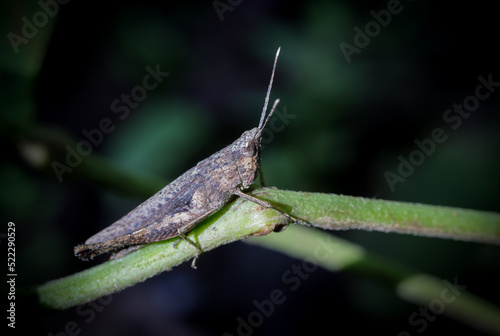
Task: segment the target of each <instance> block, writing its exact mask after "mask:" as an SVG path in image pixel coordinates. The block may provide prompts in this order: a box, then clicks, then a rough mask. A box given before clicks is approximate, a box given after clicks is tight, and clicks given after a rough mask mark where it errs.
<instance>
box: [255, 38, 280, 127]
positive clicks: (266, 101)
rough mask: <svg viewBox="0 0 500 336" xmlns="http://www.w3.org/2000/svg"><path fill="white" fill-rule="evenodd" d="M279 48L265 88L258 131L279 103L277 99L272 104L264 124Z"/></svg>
mask: <svg viewBox="0 0 500 336" xmlns="http://www.w3.org/2000/svg"><path fill="white" fill-rule="evenodd" d="M280 50H281V47H279V48H278V51H277V52H276V57H275V58H274V65H273V72H272V74H271V81H270V82H269V87H268V88H267V94H266V100H265V101H264V108H263V109H262V114H261V115H260V122H259V127H258V128H259V129H263V128H264V126H266V124H267V121H268V120H269V117H271V115H272V114H273V112H274V109H275V108H276V105H278V103H279V99H277V100H276V101H275V102H274V105H273V108H272V109H271V112H270V113H269V115H268V117H267V119H266V122H265V123H264V118H265V117H266V111H267V105H268V104H269V96H270V95H271V88H272V87H273V79H274V71H275V70H276V63H277V62H278V56H279V54H280Z"/></svg>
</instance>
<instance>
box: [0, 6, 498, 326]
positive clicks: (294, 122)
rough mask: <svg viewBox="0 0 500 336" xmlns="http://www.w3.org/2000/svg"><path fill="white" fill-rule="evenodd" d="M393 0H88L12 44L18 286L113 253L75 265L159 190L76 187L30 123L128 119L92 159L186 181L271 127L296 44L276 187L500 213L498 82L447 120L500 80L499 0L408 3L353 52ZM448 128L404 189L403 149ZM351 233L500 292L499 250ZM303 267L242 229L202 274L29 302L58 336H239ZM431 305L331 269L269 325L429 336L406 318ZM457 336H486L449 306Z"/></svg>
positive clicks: (270, 153) (486, 291)
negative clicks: (252, 241)
mask: <svg viewBox="0 0 500 336" xmlns="http://www.w3.org/2000/svg"><path fill="white" fill-rule="evenodd" d="M387 3H388V2H386V1H352V2H347V1H345V2H328V1H308V2H298V3H292V2H289V1H249V0H247V1H241V2H240V3H239V4H238V5H236V6H233V7H234V8H233V10H232V11H226V12H224V13H223V20H222V21H221V20H220V17H219V15H218V14H217V12H216V10H215V9H214V6H213V2H210V1H206V2H203V3H196V4H190V5H184V4H181V3H177V4H169V3H167V2H164V3H157V2H153V1H143V2H134V1H119V2H103V3H95V2H77V1H71V2H69V3H68V4H66V5H61V6H60V8H59V13H58V14H57V15H56V16H55V17H54V18H51V19H50V22H49V23H48V24H47V26H46V27H43V28H41V29H40V32H39V35H38V36H35V37H34V38H33V39H32V40H30V42H29V44H28V45H21V46H20V47H19V49H20V51H19V53H18V54H15V53H14V52H13V50H12V47H11V45H10V44H9V41H8V39H7V38H3V42H2V43H3V44H2V57H3V61H2V70H1V71H2V78H0V82H1V91H2V97H1V98H2V102H3V103H2V104H3V107H2V112H1V116H2V119H1V121H2V141H3V142H4V144H6V145H7V146H6V149H5V150H4V151H3V152H4V160H3V162H2V163H1V166H0V181H1V190H0V193H1V194H0V197H1V199H0V200H1V202H0V207H1V216H2V223H3V224H2V225H4V226H3V227H4V229H2V231H1V232H6V227H7V226H6V225H7V222H8V221H13V222H15V223H16V230H17V231H16V238H17V240H16V261H17V273H18V278H17V285H18V286H19V287H21V286H29V285H34V284H38V283H43V282H45V281H48V280H50V279H55V278H58V277H61V276H64V275H69V274H71V273H74V272H77V271H79V270H83V269H86V268H88V267H90V266H91V265H94V264H96V263H98V262H99V260H98V261H94V262H91V263H84V262H81V261H79V260H78V259H76V258H75V257H74V256H73V246H74V245H76V244H78V243H82V242H83V241H85V239H87V238H88V237H89V236H90V235H92V234H94V233H96V232H98V231H99V230H101V229H102V228H104V227H106V226H107V225H109V224H111V223H112V222H113V221H115V220H117V219H118V218H120V216H122V215H124V214H126V213H127V212H128V211H130V210H131V209H132V208H133V207H134V206H136V205H137V204H139V203H140V202H141V201H143V200H144V199H145V198H146V197H144V196H138V195H133V193H124V192H119V191H117V190H112V189H110V188H103V187H100V186H98V185H96V184H93V183H91V181H90V182H89V181H86V180H79V178H78V177H74V178H70V177H71V176H70V175H72V174H75V175H74V176H79V174H78V173H77V172H73V173H71V174H67V175H65V177H66V176H68V179H65V180H64V181H63V182H61V183H59V182H58V180H57V178H56V176H55V174H54V173H53V172H52V171H51V170H50V169H49V170H47V169H46V170H44V169H38V168H37V166H36V165H35V166H33V165H32V164H30V163H29V161H27V160H26V159H25V158H24V157H25V156H23V155H22V153H21V150H20V148H21V147H22V146H21V145H20V144H22V139H23V136H22V132H23V131H25V130H27V129H28V130H29V129H30V127H36V126H44V127H51V128H53V129H58V130H60V131H63V132H65V133H67V134H68V135H70V136H71V137H72V138H73V139H74V140H75V141H80V140H82V139H85V138H84V136H83V135H82V130H84V129H86V130H90V129H93V128H96V127H98V125H99V122H100V121H101V120H102V119H103V118H110V119H111V120H112V121H113V123H114V125H115V126H116V127H115V129H114V131H113V132H111V133H110V134H106V135H105V136H104V138H103V141H102V144H100V145H99V146H96V147H95V149H94V152H93V153H94V154H99V155H102V156H103V157H105V158H107V159H109V160H110V161H112V162H114V163H115V164H117V165H118V166H119V167H121V168H123V169H125V170H126V171H129V172H132V173H135V174H137V175H139V176H152V177H155V176H158V177H161V178H164V179H165V181H171V180H173V179H174V178H175V177H177V176H178V175H180V174H181V173H182V172H184V171H186V170H187V169H189V168H191V167H192V166H194V165H195V164H196V163H197V162H198V161H199V160H201V159H203V158H205V157H207V156H209V155H210V154H212V153H214V152H215V151H217V150H219V149H221V148H222V147H224V146H226V145H227V144H229V143H230V142H232V141H233V140H234V139H236V138H237V137H238V136H239V135H240V134H241V133H242V132H243V131H244V130H247V129H250V128H252V127H255V126H256V125H257V124H258V120H259V116H260V112H261V109H262V105H263V102H264V97H265V92H266V89H267V85H268V82H269V77H270V74H271V68H272V62H273V59H274V55H275V52H276V49H277V48H278V46H281V48H282V49H281V55H280V58H279V61H278V66H277V71H276V76H275V82H274V87H273V91H272V95H271V100H274V99H275V98H278V97H279V98H281V105H280V108H279V109H280V110H282V109H284V108H285V107H286V109H287V112H288V113H289V114H292V115H294V116H295V117H294V118H293V119H291V121H290V123H289V124H288V125H286V127H285V128H284V129H283V130H282V131H281V132H275V134H274V138H273V140H272V141H271V142H270V143H269V144H267V145H266V148H265V150H264V151H263V153H262V163H263V169H264V173H265V175H266V182H267V183H268V184H270V185H272V186H276V187H278V188H281V189H291V190H299V191H311V192H326V193H338V194H347V195H354V196H364V197H375V196H376V197H377V198H381V199H388V200H398V201H406V202H420V203H426V204H436V205H446V206H455V207H464V208H471V209H478V210H487V211H496V212H498V211H500V206H499V203H498V195H499V178H498V172H499V171H500V160H499V155H498V153H499V149H500V141H499V139H500V133H499V129H498V125H499V119H500V116H499V114H498V112H499V96H500V93H499V92H494V93H492V94H491V96H490V97H489V98H488V99H486V100H484V101H482V102H481V103H480V105H479V108H478V109H477V110H475V111H473V112H472V113H471V115H470V117H469V118H467V119H463V120H462V124H461V126H460V127H458V128H457V129H456V130H452V129H451V127H450V124H449V123H446V122H445V121H444V120H443V115H444V113H445V111H446V110H447V109H449V108H452V106H453V104H455V103H460V104H461V103H462V102H463V101H464V99H465V98H466V97H468V96H470V95H473V94H474V90H475V88H476V86H477V85H478V84H479V81H478V76H483V77H484V78H487V77H488V75H489V74H492V77H493V80H494V81H497V82H498V81H500V71H498V70H499V68H498V66H497V63H498V60H499V59H500V58H499V56H500V55H499V52H498V32H499V30H498V11H497V10H496V7H495V6H494V5H493V4H491V3H490V2H487V1H475V2H467V3H464V4H460V3H457V2H447V3H442V2H440V3H436V2H429V1H411V2H410V1H403V2H401V6H402V8H403V9H402V11H401V13H400V14H397V15H393V16H392V18H391V22H390V23H389V24H388V25H387V27H384V28H381V31H380V33H379V34H378V35H377V36H374V37H373V38H371V41H370V43H369V45H368V46H366V47H365V48H362V49H361V52H360V53H359V54H353V55H351V57H352V61H351V62H350V63H348V62H347V61H346V59H345V57H344V55H343V54H342V51H341V48H340V47H339V45H340V43H342V42H345V43H348V44H351V45H353V44H354V37H355V31H354V28H355V27H356V26H357V27H359V28H361V29H363V30H364V27H365V25H366V24H367V23H368V22H370V21H373V20H374V19H373V17H372V16H371V15H370V11H371V10H375V11H377V12H378V11H380V10H382V9H386V8H387ZM16 4H17V5H16ZM16 4H10V5H7V6H6V7H7V10H3V11H2V15H3V17H4V19H3V23H2V28H3V31H2V32H3V34H4V35H6V34H7V33H8V32H11V31H13V32H16V33H19V32H20V30H21V26H22V22H21V18H22V17H23V16H26V17H28V18H31V17H32V15H33V13H35V12H36V11H39V10H40V7H39V6H38V5H36V4H35V5H33V4H31V5H25V4H24V3H17V2H16ZM44 41H45V42H44ZM35 45H37V46H38V45H39V46H40V47H39V48H38V47H37V48H34V46H35ZM23 48H24V49H23ZM33 50H36V51H37V52H38V54H33V56H37V55H38V58H36V57H34V58H36V59H38V60H39V66H40V68H39V71H32V72H29V71H28V70H26V73H35V74H34V75H33V76H32V77H30V76H28V75H26V73H24V72H23V71H22V70H23V69H24V68H23V66H20V67H16V68H15V70H14V67H13V64H14V63H13V62H12V60H13V59H14V60H19V59H21V58H22V57H26V58H27V59H28V58H29V57H30V56H31V54H29V53H32V52H33ZM23 52H25V54H23ZM26 53H28V54H29V55H27V54H26ZM40 55H42V56H43V57H42V56H40ZM26 64H27V65H26V69H28V65H29V64H28V63H26ZM157 64H159V65H160V69H161V70H162V71H165V72H169V73H170V75H169V76H168V77H167V78H165V80H164V81H163V82H162V83H160V84H159V86H158V87H157V88H156V89H154V90H152V91H150V92H148V95H147V97H146V99H144V101H142V102H140V103H139V106H138V107H137V108H135V109H131V110H130V114H129V116H128V117H127V118H125V119H124V120H120V119H119V118H118V117H117V116H118V115H117V114H115V113H113V112H112V110H111V107H110V106H111V103H112V102H113V101H114V100H115V99H117V98H120V95H121V94H122V93H130V91H131V90H132V89H133V88H134V87H135V86H136V85H140V84H141V83H142V79H143V77H144V76H145V75H146V74H147V72H146V70H145V68H146V67H147V66H150V67H152V68H155V66H156V65H157ZM498 89H500V88H497V91H498ZM438 127H439V128H443V129H444V130H445V133H446V135H447V140H446V141H445V142H444V143H442V144H438V145H437V146H436V149H435V151H434V153H433V154H432V155H430V156H426V157H425V160H424V162H423V163H422V164H421V165H420V166H418V167H416V168H415V171H414V172H413V174H411V175H410V176H409V177H408V178H407V179H406V180H405V181H404V182H403V183H398V184H396V185H395V191H394V192H393V191H391V189H390V188H389V187H388V184H387V181H386V178H385V177H384V173H386V172H387V171H391V172H393V173H397V169H398V165H399V163H400V162H399V160H398V156H400V155H402V156H403V157H406V158H408V156H409V154H410V153H411V152H412V151H414V150H415V149H416V148H417V147H416V145H415V143H414V141H415V139H420V140H423V139H427V138H430V136H431V133H432V131H433V130H434V129H435V128H438ZM79 168H81V167H77V168H76V170H78V169H79ZM123 184H127V181H126V180H124V181H123ZM333 234H336V235H339V236H342V237H344V238H346V239H348V240H350V241H352V242H355V243H358V244H360V245H362V246H364V247H366V248H367V249H368V250H370V251H373V252H376V253H378V254H380V255H382V256H384V257H387V258H390V259H394V260H396V261H399V262H402V263H404V264H406V265H409V266H411V267H415V268H417V269H419V270H421V271H423V272H428V273H430V274H433V275H435V276H436V277H438V278H440V279H448V280H450V281H451V280H453V279H454V278H455V277H457V278H458V280H459V283H460V284H464V285H467V286H468V288H467V290H468V291H469V292H470V293H473V294H476V295H478V296H480V297H483V298H485V299H487V300H489V301H490V302H492V303H495V304H497V305H498V304H500V299H499V295H498V292H499V290H498V284H499V283H500V275H498V272H497V271H498V264H499V260H500V249H499V248H498V247H495V246H489V245H485V244H477V243H464V242H455V241H446V240H440V239H431V238H416V237H410V236H403V235H396V234H382V233H373V232H344V233H336V232H335V233H333ZM2 237H4V236H2ZM4 242H5V241H4V239H3V238H2V244H1V245H2V246H5V244H4ZM2 250H3V249H2ZM2 258H3V257H2ZM2 260H3V259H2ZM300 263H301V261H299V260H294V259H291V258H289V257H287V256H284V255H280V254H278V253H275V252H271V251H268V250H265V249H262V248H258V247H255V246H250V245H246V244H244V243H241V242H239V243H235V244H231V245H228V246H224V247H221V248H218V249H216V250H215V251H212V252H210V253H206V254H203V255H202V256H201V258H200V260H199V261H198V270H197V271H194V270H192V269H191V268H190V267H189V263H186V264H184V265H181V266H179V267H177V268H175V269H174V270H173V271H171V272H165V273H163V274H161V275H159V276H157V277H155V278H153V279H150V280H148V281H146V282H144V283H141V284H138V285H135V286H134V287H132V288H129V289H126V290H125V291H123V292H121V293H119V294H115V295H113V296H112V298H111V302H108V301H106V302H104V303H103V302H100V303H99V302H98V303H96V305H97V306H95V307H97V308H89V307H86V308H85V311H77V310H76V309H69V310H67V311H63V312H54V311H47V310H42V309H40V308H38V307H36V306H33V305H32V303H31V302H30V301H29V300H26V301H23V299H22V298H21V297H19V300H18V309H19V310H18V315H17V323H18V326H19V327H20V328H21V327H22V328H27V329H29V328H32V327H34V328H36V330H37V332H36V334H43V335H47V334H48V333H49V332H52V333H53V334H54V335H56V333H58V332H62V331H64V330H65V328H66V327H67V326H68V323H70V324H71V323H72V322H71V321H73V322H74V323H76V325H77V329H78V330H80V333H79V334H80V335H138V334H140V335H182V334H186V335H187V334H189V335H222V334H223V333H224V332H230V333H231V334H236V326H237V324H238V321H237V318H238V317H239V316H241V317H242V318H243V319H246V318H247V317H248V314H249V313H251V312H252V311H254V310H255V307H254V306H253V304H252V302H253V301H254V300H257V301H261V300H264V299H268V298H269V293H270V292H271V291H272V290H274V289H282V290H283V291H285V290H286V288H285V287H286V286H285V285H284V284H283V282H282V281H281V276H282V274H283V272H285V271H286V270H288V269H290V267H291V266H292V265H294V264H300ZM2 267H3V266H2ZM417 310H418V307H417V306H414V305H411V304H409V303H406V302H404V301H402V300H401V299H399V298H398V297H397V296H396V294H395V293H394V291H393V289H391V288H387V287H384V286H382V285H380V284H378V283H376V282H374V281H373V280H371V279H369V278H364V277H359V276H356V275H354V274H350V273H347V272H340V273H331V272H327V271H325V270H321V269H319V270H317V271H315V272H314V273H313V274H312V275H311V276H310V278H309V279H307V281H304V283H303V284H302V285H301V287H300V288H299V289H298V290H297V291H295V292H293V293H292V294H290V295H288V296H287V301H286V302H285V303H284V304H282V305H280V306H278V307H277V308H276V311H275V312H274V314H273V315H272V316H270V317H269V318H266V319H265V321H264V323H263V324H262V326H260V327H258V328H255V330H254V334H255V335H270V334H288V335H301V334H304V333H307V334H315V333H320V332H321V333H328V334H364V333H367V332H376V333H382V334H385V335H397V334H398V333H399V332H401V331H405V330H406V331H408V332H410V334H412V335H415V334H418V332H417V330H416V328H415V327H412V326H410V325H409V323H408V317H409V316H410V315H411V314H413V313H414V312H416V311H417ZM92 312H94V313H95V314H93V313H92ZM455 332H462V333H467V334H476V333H478V332H477V331H475V330H473V329H470V328H469V327H467V326H464V325H463V324H460V323H459V322H457V321H454V320H451V319H449V318H448V317H445V316H438V317H437V319H436V321H434V322H432V323H430V324H429V326H428V327H427V329H426V330H425V334H427V335H438V334H443V333H446V334H453V333H455ZM60 335H62V334H60Z"/></svg>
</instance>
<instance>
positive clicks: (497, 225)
mask: <svg viewBox="0 0 500 336" xmlns="http://www.w3.org/2000/svg"><path fill="white" fill-rule="evenodd" d="M254 194H255V195H256V196H258V197H260V198H262V199H265V200H267V201H269V202H271V203H273V204H274V205H276V206H277V207H279V208H280V209H282V210H284V211H286V212H287V213H289V214H290V215H292V216H293V217H295V218H297V219H300V220H303V221H305V222H306V223H309V224H310V225H312V226H315V227H319V228H322V229H325V230H350V229H359V230H367V231H382V232H396V233H403V234H413V235H418V236H426V237H439V238H450V239H456V240H465V241H475V242H484V243H492V244H500V214H498V213H492V212H485V211H476V210H466V209H459V208H451V207H442V206H434V205H424V204H416V203H402V202H392V201H384V200H378V199H367V198H362V197H353V196H343V195H334V194H320V193H307V192H296V191H284V190H277V189H260V190H256V191H255V192H254Z"/></svg>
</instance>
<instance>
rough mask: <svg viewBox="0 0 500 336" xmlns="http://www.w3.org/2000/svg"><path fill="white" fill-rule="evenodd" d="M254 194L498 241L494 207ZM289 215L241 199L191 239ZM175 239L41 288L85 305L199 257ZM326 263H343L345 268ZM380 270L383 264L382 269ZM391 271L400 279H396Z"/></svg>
mask: <svg viewBox="0 0 500 336" xmlns="http://www.w3.org/2000/svg"><path fill="white" fill-rule="evenodd" d="M253 194H254V195H256V196H258V197H260V198H262V199H266V200H268V201H270V202H272V203H273V204H274V205H276V206H277V207H279V208H280V209H282V210H284V211H285V212H287V213H289V214H290V215H292V216H294V217H295V218H298V219H299V220H300V221H305V222H307V223H309V224H311V225H315V226H318V227H322V228H324V229H352V228H359V229H369V230H380V231H386V232H392V231H393V232H401V233H413V234H419V235H429V236H439V237H446V238H455V239H462V240H477V241H485V242H495V243H498V240H499V227H500V215H498V214H494V213H487V212H480V211H471V210H462V209H454V208H445V207H435V206H428V205H419V204H405V203H397V202H386V201H380V200H368V199H363V198H356V197H349V196H339V195H328V194H312V193H302V192H292V191H282V190H276V189H258V190H255V191H254V192H253ZM287 220H288V219H287V217H285V216H284V215H283V214H281V213H280V212H278V211H276V210H274V209H262V207H261V206H259V205H256V204H255V203H252V202H249V201H242V200H241V199H238V200H237V201H236V202H235V203H233V204H230V205H228V206H226V207H225V208H223V209H221V210H220V211H218V212H217V213H216V214H215V215H213V216H211V217H210V218H208V219H207V220H205V221H203V222H202V223H201V224H200V225H198V226H197V227H196V228H195V229H194V230H193V231H192V232H191V233H190V234H189V238H190V239H192V240H194V241H198V242H199V243H200V244H201V247H202V248H203V250H204V251H208V250H210V249H213V248H215V247H217V246H220V245H223V244H227V243H229V242H233V241H236V240H239V239H243V238H246V237H249V236H259V235H265V234H267V233H269V232H272V231H273V230H274V229H275V227H276V226H277V225H282V224H285V223H286V222H287ZM300 221H299V222H300ZM456 223H458V224H456ZM455 224H456V225H457V227H454V226H455ZM310 232H311V233H309V234H312V232H313V231H310ZM306 238H307V237H306V236H304V239H306ZM174 242H175V239H171V240H167V241H163V242H158V243H153V244H149V245H147V246H145V247H143V248H141V249H140V250H137V251H135V252H132V253H130V254H129V255H126V256H125V257H122V258H120V259H117V260H113V261H108V262H105V263H103V264H101V265H98V266H95V267H93V268H90V269H88V270H86V271H83V272H81V273H77V274H74V275H71V276H68V277H65V278H62V279H59V280H54V281H51V282H48V283H46V284H44V285H41V286H39V287H37V290H36V291H37V294H38V296H39V300H40V301H41V302H42V303H43V304H45V305H47V306H49V307H53V308H57V309H63V308H68V307H71V306H75V305H78V304H82V303H85V302H88V301H91V300H93V299H96V298H98V297H100V296H104V295H108V294H111V293H114V292H117V291H120V290H122V289H124V288H126V287H128V286H132V285H133V284H135V283H137V282H141V281H144V280H145V279H147V278H149V277H152V276H154V275H156V274H158V273H160V272H163V271H166V270H170V269H171V268H172V267H174V266H176V265H178V264H180V263H182V262H183V261H186V260H188V259H190V258H193V257H194V256H195V255H196V249H195V248H194V247H193V246H191V245H190V244H186V243H185V242H181V243H180V244H179V246H178V249H175V248H174V247H173V244H174ZM280 244H282V246H280V245H279V244H278V245H276V248H277V249H278V250H281V251H284V252H287V250H290V249H292V250H293V251H295V252H294V253H297V257H305V256H306V255H307V253H308V252H307V251H302V250H301V248H302V247H304V246H305V245H304V244H295V243H293V242H282V243H280ZM344 245H345V246H344V247H343V248H342V249H339V250H338V251H339V253H338V256H342V255H343V254H344V255H345V256H346V258H348V259H349V258H351V259H353V258H354V259H355V260H361V259H359V255H360V254H361V255H364V254H365V252H364V250H363V249H362V248H361V247H359V246H357V245H354V244H351V243H347V242H346V243H344ZM363 260H364V262H363V263H362V264H360V265H358V268H360V269H363V270H365V271H366V274H368V273H370V272H368V271H369V270H370V269H371V268H374V267H375V268H376V270H377V271H376V272H371V274H372V275H371V276H376V277H379V276H380V274H382V275H383V278H384V280H389V281H390V284H391V285H393V286H395V285H398V284H399V282H400V281H401V279H402V277H407V276H409V275H411V274H413V273H414V272H413V271H408V270H406V269H403V268H400V267H399V266H396V265H394V264H392V263H390V262H388V261H386V260H383V261H380V260H379V259H377V258H371V259H363ZM367 260H368V261H369V262H367ZM374 265H375V266H374ZM325 267H326V268H328V269H334V270H335V269H339V267H338V266H331V265H330V266H328V267H327V266H325ZM381 269H383V270H384V271H383V272H382V273H381V272H380V270H381ZM392 273H395V274H396V278H391V274H392Z"/></svg>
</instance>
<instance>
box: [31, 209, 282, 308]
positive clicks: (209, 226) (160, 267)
mask: <svg viewBox="0 0 500 336" xmlns="http://www.w3.org/2000/svg"><path fill="white" fill-rule="evenodd" d="M286 221H287V218H286V217H285V216H283V215H282V214H281V213H280V212H278V211H276V210H273V209H266V210H263V209H262V207H261V206H259V205H256V204H255V203H253V202H248V201H245V202H242V201H241V200H237V201H236V202H234V203H233V204H230V205H229V206H226V207H224V208H223V209H221V210H219V211H218V212H217V213H216V214H214V215H213V216H211V217H210V218H208V219H207V220H205V221H203V222H202V223H201V224H200V225H198V226H197V227H196V228H195V229H193V230H192V231H191V232H190V234H189V235H188V237H189V238H190V239H192V240H193V241H195V242H199V244H200V245H201V247H202V249H203V251H209V250H211V249H213V248H215V247H218V246H221V245H224V244H227V243H230V242H233V241H236V240H239V239H242V238H245V237H248V236H252V235H265V234H267V233H269V232H271V231H272V230H274V228H275V226H276V225H278V224H280V223H281V224H285V223H286ZM176 241H177V239H169V240H165V241H161V242H157V243H152V244H148V245H146V246H144V247H143V248H141V249H139V250H137V251H134V252H132V253H130V254H128V255H126V256H124V257H122V258H119V259H116V260H110V261H107V262H105V263H103V264H100V265H98V266H95V267H92V268H90V269H87V270H85V271H82V272H80V273H76V274H73V275H70V276H67V277H64V278H61V279H58V280H53V281H50V282H47V283H46V284H44V285H41V286H39V287H37V288H36V293H37V295H38V299H39V301H40V302H41V303H42V304H43V305H46V306H48V307H50V308H55V309H65V308H69V307H72V306H76V305H79V304H83V303H86V302H89V301H91V300H94V299H96V298H99V297H101V296H104V295H109V294H112V293H115V292H118V291H121V290H123V289H124V288H126V287H129V286H132V285H134V284H136V283H138V282H141V281H144V280H146V279H147V278H150V277H152V276H154V275H157V274H159V273H161V272H163V271H167V270H170V269H172V267H174V266H176V265H178V264H180V263H182V262H184V261H186V260H189V259H191V258H193V257H194V256H195V255H196V252H197V251H196V248H195V247H193V246H192V245H190V244H189V243H187V242H185V241H180V242H179V244H178V246H177V248H175V247H174V244H175V242H176Z"/></svg>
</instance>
